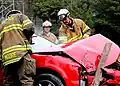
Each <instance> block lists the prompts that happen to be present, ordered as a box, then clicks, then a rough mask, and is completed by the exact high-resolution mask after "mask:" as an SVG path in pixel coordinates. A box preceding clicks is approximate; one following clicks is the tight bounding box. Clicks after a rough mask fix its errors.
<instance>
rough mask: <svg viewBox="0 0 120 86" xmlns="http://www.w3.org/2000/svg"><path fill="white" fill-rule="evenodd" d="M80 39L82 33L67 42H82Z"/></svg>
mask: <svg viewBox="0 0 120 86" xmlns="http://www.w3.org/2000/svg"><path fill="white" fill-rule="evenodd" d="M80 39H82V33H81V32H80V34H79V35H77V36H74V37H72V38H71V39H69V40H68V41H67V42H72V41H77V40H80Z"/></svg>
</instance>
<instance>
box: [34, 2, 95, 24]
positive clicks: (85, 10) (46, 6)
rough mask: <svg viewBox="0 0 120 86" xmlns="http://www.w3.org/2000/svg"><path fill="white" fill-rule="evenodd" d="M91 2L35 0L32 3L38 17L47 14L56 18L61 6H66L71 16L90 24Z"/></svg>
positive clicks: (51, 17)
mask: <svg viewBox="0 0 120 86" xmlns="http://www.w3.org/2000/svg"><path fill="white" fill-rule="evenodd" d="M90 4H91V2H89V1H88V0H74V1H73V0H36V1H35V2H34V5H33V9H34V12H35V15H37V16H38V17H39V18H43V16H47V17H49V18H50V19H57V13H58V11H59V10H60V9H61V8H67V9H68V10H69V11H70V13H71V16H72V17H75V18H82V19H83V20H84V21H87V23H88V24H89V25H92V23H93V22H92V10H91V5H90Z"/></svg>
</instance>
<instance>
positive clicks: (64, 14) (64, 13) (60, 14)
mask: <svg viewBox="0 0 120 86" xmlns="http://www.w3.org/2000/svg"><path fill="white" fill-rule="evenodd" d="M69 15H70V12H69V11H68V10H67V9H60V11H59V12H58V17H59V20H63V19H64V18H66V17H69Z"/></svg>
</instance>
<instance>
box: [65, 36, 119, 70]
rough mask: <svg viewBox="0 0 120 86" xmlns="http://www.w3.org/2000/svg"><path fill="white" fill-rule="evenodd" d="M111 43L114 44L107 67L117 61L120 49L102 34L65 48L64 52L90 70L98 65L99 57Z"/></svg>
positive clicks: (106, 63)
mask: <svg viewBox="0 0 120 86" xmlns="http://www.w3.org/2000/svg"><path fill="white" fill-rule="evenodd" d="M109 42H110V43H112V46H111V50H110V52H109V54H108V57H107V60H106V62H105V65H104V67H105V66H108V65H110V64H112V63H114V62H115V61H116V60H117V58H118V55H119V53H120V48H119V47H118V46H117V45H116V44H115V43H114V42H112V41H111V40H109V39H108V38H106V37H104V36H102V35H101V34H96V35H94V36H91V37H89V38H86V39H83V40H80V41H77V42H75V43H73V44H71V45H70V46H67V47H66V48H64V52H65V53H67V54H68V55H70V56H72V57H73V58H74V59H76V60H77V61H79V62H80V63H81V64H83V65H84V66H85V67H88V69H90V68H91V67H92V66H94V65H96V62H97V60H99V59H100V58H99V57H100V56H101V54H102V52H103V49H104V46H105V44H106V43H109ZM96 66H97V65H96ZM95 68H96V67H95V66H94V68H92V69H95Z"/></svg>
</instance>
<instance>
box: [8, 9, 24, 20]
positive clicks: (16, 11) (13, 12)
mask: <svg viewBox="0 0 120 86" xmlns="http://www.w3.org/2000/svg"><path fill="white" fill-rule="evenodd" d="M16 13H22V12H21V11H19V10H11V11H9V12H8V13H7V14H6V18H7V17H9V16H10V15H12V14H16Z"/></svg>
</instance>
